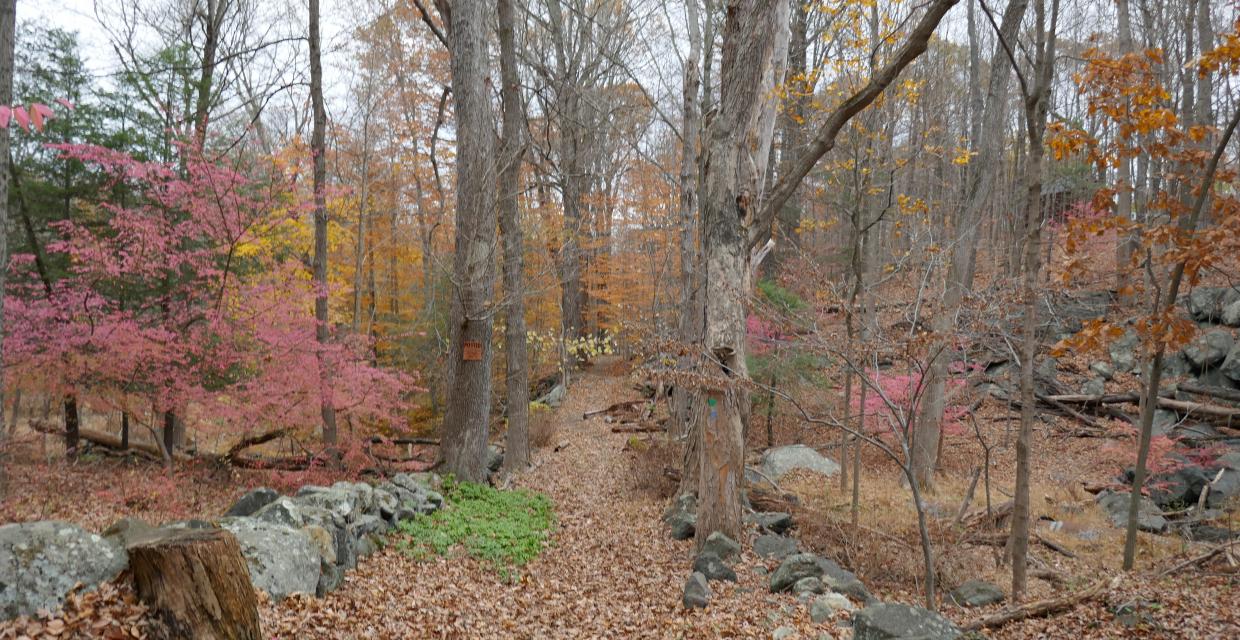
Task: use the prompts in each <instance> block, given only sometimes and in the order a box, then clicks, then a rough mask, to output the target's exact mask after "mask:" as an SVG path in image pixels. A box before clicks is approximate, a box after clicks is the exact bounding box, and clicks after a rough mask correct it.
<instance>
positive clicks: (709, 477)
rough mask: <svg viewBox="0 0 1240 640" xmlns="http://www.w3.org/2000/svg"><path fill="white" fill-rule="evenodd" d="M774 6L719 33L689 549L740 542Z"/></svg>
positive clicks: (739, 15) (735, 18)
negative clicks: (693, 527) (754, 226)
mask: <svg viewBox="0 0 1240 640" xmlns="http://www.w3.org/2000/svg"><path fill="white" fill-rule="evenodd" d="M778 3H779V0H736V1H734V2H732V3H730V4H729V6H728V11H727V14H726V18H725V20H724V27H723V62H722V64H721V66H720V81H721V84H720V105H719V112H718V115H717V116H716V120H715V123H714V125H713V126H712V127H711V131H710V143H709V151H708V153H709V156H708V158H709V159H708V163H707V167H708V168H707V171H706V180H705V185H704V186H705V200H704V202H703V204H704V210H703V218H702V223H703V231H704V235H703V238H704V242H703V249H704V253H705V256H706V286H705V298H704V300H705V314H704V315H705V327H704V329H705V330H704V331H703V334H702V335H703V349H704V357H705V358H707V359H708V362H707V363H706V365H705V369H706V370H705V371H704V372H703V373H704V374H705V376H706V377H707V378H709V379H712V380H714V382H713V383H709V384H708V388H706V389H704V390H703V398H702V401H700V402H699V404H700V407H699V409H698V411H699V417H700V420H701V424H702V441H701V445H700V449H699V464H700V465H701V468H700V470H699V473H700V476H699V482H698V520H697V543H698V546H699V547H700V546H701V545H702V544H703V543H704V542H705V540H706V537H707V536H709V535H710V534H712V533H714V532H716V531H718V532H722V533H723V534H724V535H727V536H728V537H730V538H732V539H734V540H735V539H739V536H740V533H741V512H740V479H741V477H742V474H743V472H744V462H745V460H744V449H745V442H744V432H745V424H744V418H745V416H746V415H747V413H748V412H747V411H746V407H745V406H743V405H747V404H748V402H749V396H748V393H747V391H746V390H745V389H744V387H742V386H741V385H739V384H736V382H737V381H743V380H745V379H746V378H747V377H748V371H747V370H746V364H745V331H744V328H745V307H744V299H745V296H746V295H747V293H748V292H747V291H746V290H745V288H744V286H745V283H747V282H748V280H749V278H748V271H749V247H748V233H747V225H748V224H749V223H750V222H751V221H752V220H753V217H754V215H755V213H756V206H757V202H756V199H757V197H758V193H759V189H760V188H761V185H760V184H758V183H757V180H758V179H759V176H758V175H757V174H756V171H754V168H753V165H752V163H751V162H750V161H749V155H748V152H749V150H750V149H751V148H752V146H751V145H755V144H756V143H757V142H758V136H759V131H758V130H757V124H758V116H759V114H760V113H761V109H762V101H763V98H764V94H765V92H766V90H767V89H769V88H768V87H764V85H763V84H762V81H763V78H764V76H765V73H766V68H767V65H769V64H771V55H772V53H773V50H774V47H775V40H776V35H775V28H776V14H777V8H776V5H777V4H778Z"/></svg>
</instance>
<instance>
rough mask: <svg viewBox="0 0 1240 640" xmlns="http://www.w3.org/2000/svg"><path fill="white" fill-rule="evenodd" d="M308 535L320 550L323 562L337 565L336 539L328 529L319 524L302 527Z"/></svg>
mask: <svg viewBox="0 0 1240 640" xmlns="http://www.w3.org/2000/svg"><path fill="white" fill-rule="evenodd" d="M301 530H302V531H303V532H304V533H305V534H306V535H307V536H310V542H313V543H314V548H315V549H316V550H317V551H318V552H319V556H320V557H321V558H322V559H323V562H325V563H327V564H330V565H332V566H335V564H336V540H335V539H334V538H333V537H332V534H330V533H328V532H327V529H324V528H323V527H320V526H319V525H317V524H312V525H307V526H305V527H302V529H301Z"/></svg>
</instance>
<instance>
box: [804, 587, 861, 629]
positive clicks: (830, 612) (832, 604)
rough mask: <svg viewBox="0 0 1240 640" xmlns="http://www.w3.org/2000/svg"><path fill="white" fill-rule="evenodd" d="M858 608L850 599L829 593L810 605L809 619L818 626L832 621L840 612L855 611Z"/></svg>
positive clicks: (815, 599)
mask: <svg viewBox="0 0 1240 640" xmlns="http://www.w3.org/2000/svg"><path fill="white" fill-rule="evenodd" d="M854 610H856V607H855V606H853V603H852V602H851V601H849V599H848V598H845V597H844V596H842V595H840V594H838V593H828V594H824V595H821V596H818V597H817V598H814V602H813V603H812V604H810V605H809V619H810V620H813V621H814V623H816V624H822V623H824V622H826V621H827V620H830V619H831V618H833V617H834V616H835V614H836V613H838V612H840V611H854Z"/></svg>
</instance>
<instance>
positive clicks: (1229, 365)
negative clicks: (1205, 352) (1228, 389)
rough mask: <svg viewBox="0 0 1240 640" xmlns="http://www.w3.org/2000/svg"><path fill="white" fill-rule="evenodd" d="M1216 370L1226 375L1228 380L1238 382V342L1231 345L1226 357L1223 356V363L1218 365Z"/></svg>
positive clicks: (1239, 372)
mask: <svg viewBox="0 0 1240 640" xmlns="http://www.w3.org/2000/svg"><path fill="white" fill-rule="evenodd" d="M1218 372H1219V373H1221V374H1223V375H1224V376H1226V377H1227V379H1228V380H1231V381H1232V382H1235V383H1240V343H1237V344H1235V345H1233V346H1232V348H1231V351H1230V352H1228V353H1227V357H1226V358H1223V364H1221V365H1219V368H1218Z"/></svg>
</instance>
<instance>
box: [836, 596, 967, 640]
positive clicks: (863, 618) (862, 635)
mask: <svg viewBox="0 0 1240 640" xmlns="http://www.w3.org/2000/svg"><path fill="white" fill-rule="evenodd" d="M852 622H853V639H854V640H893V639H896V638H917V640H953V639H954V638H959V637H960V635H961V634H960V629H958V628H957V627H956V625H954V624H952V622H951V621H950V620H948V619H947V618H944V617H943V616H941V615H939V614H937V613H934V612H933V611H927V610H926V609H922V608H921V607H914V606H910V605H907V604H874V605H870V606H868V607H866V608H864V609H862V610H860V611H858V612H856V613H854V614H853V616H852Z"/></svg>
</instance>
